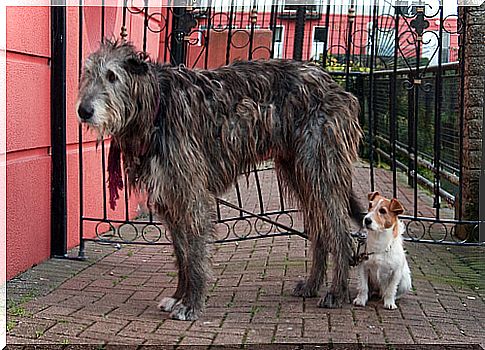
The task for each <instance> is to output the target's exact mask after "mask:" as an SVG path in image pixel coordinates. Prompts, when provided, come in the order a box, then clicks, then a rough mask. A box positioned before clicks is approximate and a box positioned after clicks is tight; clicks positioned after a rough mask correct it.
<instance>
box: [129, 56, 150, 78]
mask: <svg viewBox="0 0 485 350" xmlns="http://www.w3.org/2000/svg"><path fill="white" fill-rule="evenodd" d="M124 66H125V69H126V71H127V72H128V73H131V74H136V75H142V74H146V73H147V72H148V64H147V62H145V61H144V60H142V59H141V58H139V57H136V56H133V57H129V58H127V59H126V60H125V64H124Z"/></svg>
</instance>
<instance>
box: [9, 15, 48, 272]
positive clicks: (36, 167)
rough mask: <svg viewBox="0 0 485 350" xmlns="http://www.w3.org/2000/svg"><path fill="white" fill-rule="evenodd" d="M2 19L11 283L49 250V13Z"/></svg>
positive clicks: (41, 258) (43, 257)
mask: <svg viewBox="0 0 485 350" xmlns="http://www.w3.org/2000/svg"><path fill="white" fill-rule="evenodd" d="M6 18H7V278H11V277H13V276H14V275H15V274H17V273H18V272H21V271H23V270H25V269H27V268H29V267H30V266H32V265H33V264H36V263H38V262H40V261H42V260H43V259H45V258H46V257H48V256H49V249H50V171H51V170H50V169H51V162H50V156H49V147H50V105H49V99H50V89H49V81H50V70H49V66H48V58H49V57H50V41H49V33H50V23H49V9H48V8H46V7H7V16H6ZM26 18H28V19H29V20H28V21H27V20H25V19H26ZM25 33H28V35H26V34H25Z"/></svg>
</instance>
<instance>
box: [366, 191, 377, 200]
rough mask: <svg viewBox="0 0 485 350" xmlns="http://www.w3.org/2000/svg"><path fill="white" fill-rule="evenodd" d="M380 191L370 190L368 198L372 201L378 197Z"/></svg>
mask: <svg viewBox="0 0 485 350" xmlns="http://www.w3.org/2000/svg"><path fill="white" fill-rule="evenodd" d="M379 194H380V193H379V192H377V191H374V192H369V194H368V195H367V198H368V199H369V202H372V201H373V200H374V198H376V197H377V196H378V195H379Z"/></svg>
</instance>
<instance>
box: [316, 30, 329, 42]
mask: <svg viewBox="0 0 485 350" xmlns="http://www.w3.org/2000/svg"><path fill="white" fill-rule="evenodd" d="M313 41H314V42H317V43H324V42H326V41H327V27H315V31H314V34H313Z"/></svg>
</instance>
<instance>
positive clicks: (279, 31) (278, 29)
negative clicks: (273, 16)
mask: <svg viewBox="0 0 485 350" xmlns="http://www.w3.org/2000/svg"><path fill="white" fill-rule="evenodd" d="M274 41H275V43H281V42H283V26H281V25H280V26H275V27H274Z"/></svg>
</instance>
